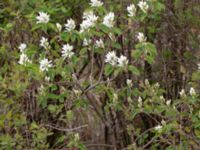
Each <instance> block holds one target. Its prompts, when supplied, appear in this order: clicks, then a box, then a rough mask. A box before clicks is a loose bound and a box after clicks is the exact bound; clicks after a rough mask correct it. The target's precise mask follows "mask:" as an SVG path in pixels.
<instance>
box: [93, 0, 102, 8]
mask: <svg viewBox="0 0 200 150" xmlns="http://www.w3.org/2000/svg"><path fill="white" fill-rule="evenodd" d="M90 1H91V3H90V5H91V6H92V7H100V6H102V5H103V2H101V1H99V0H90Z"/></svg>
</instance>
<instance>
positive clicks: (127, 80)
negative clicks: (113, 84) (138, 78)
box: [126, 79, 133, 87]
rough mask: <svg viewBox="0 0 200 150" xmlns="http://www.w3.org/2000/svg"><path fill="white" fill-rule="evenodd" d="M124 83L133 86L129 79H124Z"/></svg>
mask: <svg viewBox="0 0 200 150" xmlns="http://www.w3.org/2000/svg"><path fill="white" fill-rule="evenodd" d="M126 84H127V85H128V86H129V87H131V86H133V81H132V80H131V79H126Z"/></svg>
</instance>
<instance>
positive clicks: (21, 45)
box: [18, 43, 27, 52]
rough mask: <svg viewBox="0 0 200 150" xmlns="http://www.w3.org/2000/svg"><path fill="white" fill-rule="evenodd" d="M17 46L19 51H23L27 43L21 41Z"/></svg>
mask: <svg viewBox="0 0 200 150" xmlns="http://www.w3.org/2000/svg"><path fill="white" fill-rule="evenodd" d="M18 48H19V50H20V52H24V51H25V49H26V48H27V45H26V44H25V43H21V44H20V45H19V47H18Z"/></svg>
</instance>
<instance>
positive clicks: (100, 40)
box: [95, 39, 104, 48]
mask: <svg viewBox="0 0 200 150" xmlns="http://www.w3.org/2000/svg"><path fill="white" fill-rule="evenodd" d="M95 47H97V48H104V43H103V41H102V39H99V40H97V41H96V43H95Z"/></svg>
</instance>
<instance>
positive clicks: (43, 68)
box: [40, 58, 53, 71]
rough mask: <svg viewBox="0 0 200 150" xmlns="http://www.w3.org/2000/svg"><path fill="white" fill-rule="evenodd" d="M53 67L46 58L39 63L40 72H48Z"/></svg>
mask: <svg viewBox="0 0 200 150" xmlns="http://www.w3.org/2000/svg"><path fill="white" fill-rule="evenodd" d="M52 66H53V65H52V61H51V60H50V61H49V60H48V59H47V58H44V59H42V60H41V61H40V70H41V71H48V70H49V68H51V67H52Z"/></svg>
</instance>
